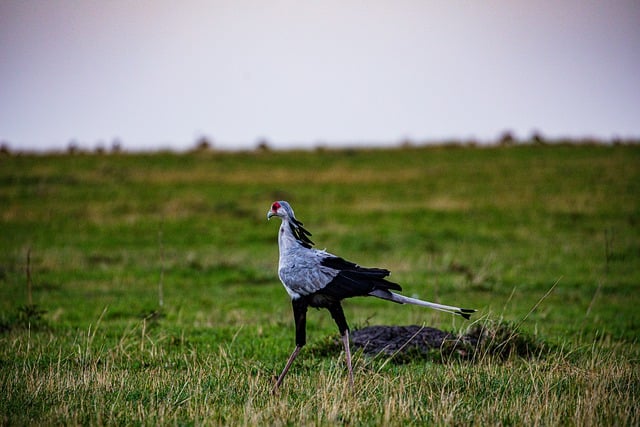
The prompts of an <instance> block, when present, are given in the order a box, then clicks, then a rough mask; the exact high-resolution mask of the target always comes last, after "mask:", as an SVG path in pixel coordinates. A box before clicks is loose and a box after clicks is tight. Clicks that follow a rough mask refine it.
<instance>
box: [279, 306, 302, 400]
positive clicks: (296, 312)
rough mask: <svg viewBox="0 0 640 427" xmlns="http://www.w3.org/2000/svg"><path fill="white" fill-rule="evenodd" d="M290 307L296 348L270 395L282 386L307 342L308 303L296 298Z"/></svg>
mask: <svg viewBox="0 0 640 427" xmlns="http://www.w3.org/2000/svg"><path fill="white" fill-rule="evenodd" d="M291 305H292V306H293V321H294V322H295V325H296V348H295V349H294V350H293V353H291V356H289V360H287V364H286V365H284V369H283V370H282V373H281V374H280V376H279V377H278V380H277V381H276V385H275V386H273V389H272V390H271V393H272V394H275V393H276V392H277V391H278V388H279V387H280V384H282V381H283V380H284V376H285V375H287V372H289V368H290V367H291V364H292V363H293V361H294V360H295V359H296V357H297V356H298V353H300V349H301V348H302V347H304V345H305V343H306V342H307V333H306V332H307V331H306V325H307V307H308V302H307V300H306V299H304V298H297V299H294V300H291Z"/></svg>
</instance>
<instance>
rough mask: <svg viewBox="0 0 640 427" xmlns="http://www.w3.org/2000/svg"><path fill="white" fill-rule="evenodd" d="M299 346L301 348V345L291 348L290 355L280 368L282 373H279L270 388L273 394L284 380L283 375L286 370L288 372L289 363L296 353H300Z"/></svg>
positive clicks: (285, 373)
mask: <svg viewBox="0 0 640 427" xmlns="http://www.w3.org/2000/svg"><path fill="white" fill-rule="evenodd" d="M301 348H302V347H301V346H299V345H296V348H295V349H294V350H293V353H291V356H289V360H287V364H286V365H284V369H283V370H282V373H280V376H279V377H278V380H277V381H276V385H274V386H273V389H272V390H271V394H275V393H276V392H277V391H278V388H279V387H280V385H281V384H282V381H283V380H284V376H285V375H287V372H289V368H290V367H291V364H292V363H293V361H294V360H295V359H296V357H297V356H298V353H300V349H301Z"/></svg>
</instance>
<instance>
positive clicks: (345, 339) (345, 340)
mask: <svg viewBox="0 0 640 427" xmlns="http://www.w3.org/2000/svg"><path fill="white" fill-rule="evenodd" d="M342 344H344V353H345V355H346V359H347V368H348V369H349V383H350V384H351V388H353V368H352V367H351V350H350V348H349V330H348V329H347V330H346V331H345V332H344V334H343V335H342Z"/></svg>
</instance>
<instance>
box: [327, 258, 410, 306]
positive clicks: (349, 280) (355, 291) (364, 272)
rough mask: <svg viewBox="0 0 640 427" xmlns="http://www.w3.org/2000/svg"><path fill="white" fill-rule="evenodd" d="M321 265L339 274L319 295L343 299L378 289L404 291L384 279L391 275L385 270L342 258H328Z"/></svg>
mask: <svg viewBox="0 0 640 427" xmlns="http://www.w3.org/2000/svg"><path fill="white" fill-rule="evenodd" d="M321 264H322V265H323V266H325V267H329V268H332V269H334V270H338V271H339V273H338V274H337V275H336V276H335V277H334V278H333V280H332V281H331V282H329V283H327V285H326V286H325V287H324V288H322V289H321V290H320V291H318V292H319V293H323V294H326V295H330V296H333V297H336V298H340V299H342V298H350V297H355V296H364V295H368V294H369V293H370V292H371V291H374V290H376V289H385V290H389V289H393V290H397V291H401V290H402V288H401V287H400V285H398V284H397V283H393V282H390V281H388V280H385V279H384V278H385V277H387V276H388V275H389V274H390V271H389V270H387V269H384V268H367V267H360V266H359V265H357V264H355V263H353V262H350V261H346V260H344V259H343V258H340V257H327V258H325V259H323V260H322V263H321Z"/></svg>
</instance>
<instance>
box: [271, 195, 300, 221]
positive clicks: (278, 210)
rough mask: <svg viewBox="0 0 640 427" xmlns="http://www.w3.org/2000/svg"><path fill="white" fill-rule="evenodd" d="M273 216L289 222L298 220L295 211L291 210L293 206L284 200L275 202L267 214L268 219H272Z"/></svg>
mask: <svg viewBox="0 0 640 427" xmlns="http://www.w3.org/2000/svg"><path fill="white" fill-rule="evenodd" d="M272 216H278V217H280V218H282V219H283V220H285V219H286V220H289V221H291V220H295V219H296V216H295V215H294V213H293V209H291V205H290V204H289V203H288V202H285V201H284V200H280V201H278V202H273V204H272V205H271V209H270V210H269V212H267V219H271V217H272Z"/></svg>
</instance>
